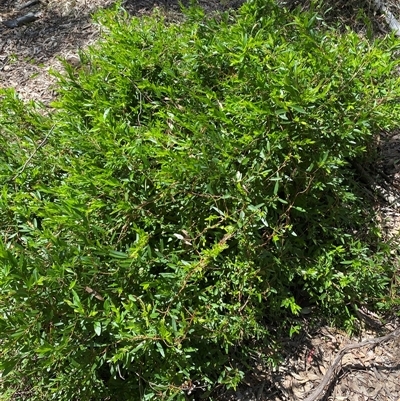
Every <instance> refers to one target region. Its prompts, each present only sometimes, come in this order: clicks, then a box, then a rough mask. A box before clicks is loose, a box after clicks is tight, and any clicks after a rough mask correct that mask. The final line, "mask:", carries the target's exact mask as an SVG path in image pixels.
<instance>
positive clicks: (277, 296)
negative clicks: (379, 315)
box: [0, 0, 400, 401]
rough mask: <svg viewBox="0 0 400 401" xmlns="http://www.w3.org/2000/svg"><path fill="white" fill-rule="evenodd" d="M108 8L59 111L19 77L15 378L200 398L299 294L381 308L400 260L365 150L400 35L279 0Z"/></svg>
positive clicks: (237, 373) (2, 178)
mask: <svg viewBox="0 0 400 401" xmlns="http://www.w3.org/2000/svg"><path fill="white" fill-rule="evenodd" d="M98 18H99V21H100V22H101V24H102V25H103V26H104V27H105V30H106V32H107V33H106V34H105V35H104V39H103V40H102V41H101V42H100V44H98V45H97V46H96V47H95V48H92V49H90V50H89V51H88V52H86V53H84V54H82V55H81V57H82V60H83V65H82V67H81V68H80V69H78V70H76V69H74V68H73V67H71V66H69V65H67V64H66V70H67V73H66V74H65V75H64V76H60V77H59V78H60V83H59V101H58V102H57V103H56V104H55V105H54V107H55V110H54V111H52V112H51V113H50V114H49V113H47V114H45V113H43V111H42V109H41V108H40V107H39V106H38V105H35V104H24V103H22V102H21V101H20V100H19V99H18V97H17V96H16V95H15V94H14V93H12V92H9V91H3V92H2V98H1V106H0V124H1V131H0V135H1V142H0V183H1V187H2V191H1V197H0V232H1V238H2V239H1V244H0V260H1V264H0V312H1V313H0V343H1V350H0V364H1V365H0V366H1V368H2V370H3V379H2V382H3V387H4V389H7V390H8V391H11V392H13V391H15V394H14V397H15V399H19V400H50V399H55V400H59V401H60V400H68V401H70V400H79V401H84V400H102V399H116V400H139V399H146V400H148V399H164V398H168V397H170V398H168V399H185V396H188V393H189V391H187V390H188V389H189V388H190V381H191V382H195V381H197V382H196V383H198V384H197V385H199V386H201V387H202V388H203V389H202V390H201V391H200V393H199V394H200V395H203V397H205V398H208V399H210V397H212V396H210V395H209V390H210V391H211V390H212V388H213V386H214V385H215V384H217V383H220V384H224V385H227V386H233V387H234V386H235V385H237V383H238V382H239V381H240V379H241V377H242V376H243V372H242V369H241V367H240V365H238V364H235V361H234V359H233V358H234V356H235V353H236V355H237V354H238V353H239V354H240V352H242V353H246V352H249V351H248V350H249V347H250V345H251V343H252V341H253V340H257V339H258V340H259V341H261V340H263V341H264V342H265V344H267V345H268V344H272V343H273V341H274V333H273V332H272V331H271V330H272V328H274V330H276V329H277V328H278V327H281V329H282V330H286V331H287V333H288V332H289V331H292V332H293V330H295V329H296V327H294V326H293V320H292V317H293V316H296V315H297V314H298V313H299V311H300V310H301V308H302V307H303V306H312V305H315V307H316V308H319V310H322V311H324V313H325V314H326V315H327V316H330V317H331V318H335V317H339V318H340V319H343V318H344V317H343V313H345V312H346V310H347V307H348V306H349V305H351V304H352V303H356V302H358V301H360V300H362V302H364V303H368V302H373V303H375V304H376V303H377V302H378V303H379V302H380V303H381V304H384V302H385V294H386V290H385V288H386V286H387V283H388V280H389V279H390V277H391V273H392V270H391V266H390V263H388V262H387V256H386V251H385V247H383V246H382V245H380V241H379V233H378V230H377V229H375V228H374V224H373V220H371V216H370V214H369V213H367V212H366V210H365V205H366V204H365V201H364V200H362V199H361V197H360V195H359V194H358V192H357V191H356V189H355V188H356V187H355V185H354V180H353V177H352V173H351V169H349V165H350V162H351V160H353V159H354V158H357V157H362V155H363V154H364V153H365V150H366V148H367V146H368V144H370V143H371V142H372V140H373V135H374V134H375V133H377V132H378V130H379V129H380V128H387V129H389V128H390V127H391V126H394V125H396V124H398V123H399V120H400V113H399V107H398V106H397V103H395V102H394V100H396V99H398V97H399V95H400V93H399V92H400V85H399V80H398V79H397V78H395V76H394V69H395V67H396V65H397V64H398V62H397V61H394V60H393V56H392V54H393V50H395V49H397V48H398V46H399V43H398V42H396V41H395V39H394V38H387V39H385V40H381V41H377V42H374V43H369V42H368V41H366V40H364V39H362V38H360V37H358V36H357V35H355V34H353V33H351V32H349V33H347V34H345V35H338V34H337V33H336V32H335V31H334V30H330V29H328V28H324V29H321V28H320V29H318V30H317V29H315V24H316V22H317V16H316V15H313V14H294V13H289V12H286V11H285V10H283V9H279V8H277V7H275V6H274V5H273V4H272V2H271V1H266V0H263V1H261V0H253V1H250V2H249V3H247V4H245V5H244V6H243V7H242V8H241V9H240V11H238V12H237V13H235V14H231V15H229V14H224V15H219V16H216V17H215V18H208V17H207V18H206V17H205V16H204V15H203V14H202V12H201V11H199V10H191V11H190V12H188V14H187V18H186V19H185V21H183V22H181V23H179V24H174V23H166V22H165V21H164V20H163V17H162V16H161V15H157V14H155V15H153V16H149V17H142V18H140V19H139V18H133V19H130V18H128V16H127V15H126V14H123V13H116V12H111V11H107V12H104V13H102V14H101V15H99V17H98ZM347 318H348V319H350V317H349V316H348V317H347ZM266 349H267V348H266ZM233 351H235V352H233ZM267 356H268V355H267ZM242 357H244V356H243V355H242ZM189 398H190V397H189ZM10 399H11V395H10Z"/></svg>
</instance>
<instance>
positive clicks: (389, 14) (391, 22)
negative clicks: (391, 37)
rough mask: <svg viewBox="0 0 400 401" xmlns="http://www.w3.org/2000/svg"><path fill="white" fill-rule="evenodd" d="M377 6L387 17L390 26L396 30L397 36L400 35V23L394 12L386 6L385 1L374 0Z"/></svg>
mask: <svg viewBox="0 0 400 401" xmlns="http://www.w3.org/2000/svg"><path fill="white" fill-rule="evenodd" d="M373 1H374V5H375V8H376V9H377V10H378V11H380V12H381V13H382V14H383V16H384V17H385V19H386V22H387V24H388V25H389V28H390V29H391V30H392V31H393V32H394V34H395V35H396V36H400V23H399V21H397V19H396V18H395V16H394V15H393V14H392V12H391V11H390V10H389V9H388V8H387V7H386V5H385V4H384V2H383V1H381V0H373Z"/></svg>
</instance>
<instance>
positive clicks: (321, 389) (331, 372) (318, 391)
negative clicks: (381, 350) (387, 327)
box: [304, 327, 400, 401]
mask: <svg viewBox="0 0 400 401" xmlns="http://www.w3.org/2000/svg"><path fill="white" fill-rule="evenodd" d="M399 335H400V327H398V328H397V329H396V330H394V331H392V332H391V333H389V334H387V335H386V336H383V337H377V338H372V339H371V340H367V341H363V342H361V343H358V344H350V345H348V346H347V347H344V348H343V349H342V350H340V351H339V353H338V355H337V356H336V358H335V360H334V361H333V363H332V365H331V366H330V368H329V369H328V371H327V372H326V374H325V376H324V378H323V379H322V381H321V383H320V384H319V385H318V386H317V387H316V388H315V390H314V391H313V392H312V393H311V394H310V395H309V396H308V397H307V398H306V399H304V401H316V400H318V399H320V398H322V397H323V396H324V395H325V391H326V389H327V388H328V385H329V384H330V382H331V380H332V379H333V377H334V376H335V375H336V373H337V372H335V371H336V368H337V367H338V365H339V364H340V362H341V361H342V358H343V356H344V354H346V353H347V352H349V351H351V350H353V349H356V348H361V347H365V346H367V345H374V346H376V345H379V344H382V343H384V342H387V341H389V340H392V339H394V338H396V337H398V336H399Z"/></svg>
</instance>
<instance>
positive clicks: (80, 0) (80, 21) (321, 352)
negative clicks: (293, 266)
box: [0, 0, 400, 401]
mask: <svg viewBox="0 0 400 401" xmlns="http://www.w3.org/2000/svg"><path fill="white" fill-rule="evenodd" d="M27 3H28V0H18V1H16V0H3V1H1V0H0V38H1V40H0V87H3V88H14V89H15V90H16V91H17V92H18V94H19V95H20V96H21V97H22V98H23V99H25V100H35V101H39V102H42V103H43V104H45V105H48V106H49V107H50V103H51V101H52V100H54V99H55V97H56V93H55V91H54V83H55V78H54V77H52V76H51V74H50V71H51V70H62V64H61V62H60V60H59V58H60V57H61V58H66V59H67V60H70V61H71V62H74V60H77V52H78V50H79V49H84V48H85V47H87V46H88V45H90V44H92V43H94V42H95V41H96V40H97V39H98V37H99V33H100V28H99V27H98V26H96V25H95V24H94V23H93V21H92V19H91V15H92V13H93V12H94V11H95V10H96V9H98V8H99V7H109V6H111V5H112V4H113V3H114V1H113V0H47V1H44V0H42V1H40V2H36V4H32V5H30V6H27V7H23V8H21V6H24V5H26V4H27ZM240 3H241V1H240V0H236V1H228V0H221V1H216V0H213V1H211V0H207V1H206V0H202V1H200V5H202V6H203V7H204V8H205V9H206V10H207V11H210V12H212V11H216V10H224V9H226V8H228V7H237V6H238V5H240ZM287 3H290V4H293V3H301V4H303V6H304V7H307V1H302V2H300V1H297V2H296V1H293V0H288V1H287ZM360 3H361V2H360V1H359V0H357V1H356V0H346V1H344V0H337V1H334V2H333V3H332V4H331V6H332V8H334V9H335V10H336V12H337V14H336V15H337V19H338V20H339V21H342V22H344V23H346V24H348V25H350V26H352V28H353V29H354V30H356V31H357V32H359V33H360V34H364V33H365V30H366V28H365V26H364V25H363V24H362V21H360V19H359V18H358V17H357V15H359V8H360ZM290 4H289V6H290ZM124 6H125V8H126V9H127V10H128V11H129V12H130V13H132V14H135V15H140V14H146V13H149V12H151V10H152V8H153V7H155V6H157V7H161V8H163V9H164V10H165V11H166V12H168V13H171V15H173V14H174V13H175V14H177V13H179V2H178V1H177V0H176V1H175V0H164V1H162V0H159V1H156V0H155V1H151V0H149V1H148V0H138V1H135V0H131V1H129V0H128V1H125V2H124ZM390 7H391V10H392V12H393V13H394V14H395V15H397V16H400V3H399V2H397V3H396V1H394V0H392V1H391V2H390ZM366 10H367V11H366V12H367V14H368V13H375V11H374V10H373V9H372V8H369V9H366ZM28 12H32V13H34V15H35V16H36V17H37V19H36V20H35V21H34V22H31V23H29V24H26V25H24V26H21V27H17V28H14V29H10V28H8V27H6V26H5V25H4V24H3V23H1V22H5V21H9V20H12V19H15V18H18V17H20V16H23V15H25V14H27V13H28ZM375 17H376V18H375V23H374V24H375V25H376V26H375V27H373V29H374V32H376V33H377V34H378V35H379V34H381V35H383V34H386V33H387V27H386V25H385V22H384V19H382V18H381V17H379V16H375ZM377 146H378V151H379V157H378V160H377V163H376V165H374V166H364V167H363V168H362V169H363V171H364V172H361V173H360V175H361V176H364V175H365V176H366V181H365V182H366V190H367V191H369V192H370V193H371V194H372V195H371V196H375V197H376V212H377V214H378V215H379V216H380V219H381V223H382V227H383V228H384V232H385V235H386V237H387V240H388V241H391V243H392V249H393V257H396V258H398V251H397V249H398V243H399V241H398V234H399V228H400V131H399V132H393V133H382V135H381V138H380V143H379V144H377ZM364 178H365V177H364ZM362 181H363V180H362ZM377 192H379V193H380V194H381V196H376V195H375V194H376V193H377ZM394 280H398V278H397V277H395V278H394ZM312 313H313V312H312V310H311V311H310V315H308V316H306V317H304V320H305V322H306V321H307V319H310V318H313V316H312ZM387 321H388V322H389V323H387V324H378V327H374V328H373V327H372V326H373V325H372V326H371V324H370V323H371V322H368V320H365V321H363V320H362V319H361V320H360V322H361V323H360V324H361V325H363V326H362V327H361V328H360V333H361V334H360V335H359V336H358V337H353V338H350V337H349V335H347V334H346V333H344V332H341V331H339V330H337V329H333V328H330V327H328V326H324V325H320V326H319V327H317V328H314V329H312V330H311V329H310V330H309V331H307V329H305V330H304V331H303V332H302V333H301V334H300V335H298V336H295V337H293V338H291V339H282V344H281V345H282V349H283V358H284V361H283V363H281V364H280V365H279V367H278V368H276V369H275V370H271V369H268V368H266V367H265V366H264V365H263V364H262V363H261V362H260V361H261V360H262V358H259V359H258V358H257V357H255V358H254V366H253V367H252V368H251V369H249V372H248V375H247V376H246V383H247V384H244V385H242V386H241V387H240V388H239V389H238V390H237V391H235V392H228V393H227V392H224V394H223V395H221V400H232V401H267V400H268V401H285V400H290V401H292V400H293V401H294V400H304V399H306V397H307V396H309V395H310V394H311V393H312V391H313V389H315V388H316V387H317V386H318V384H319V383H320V382H321V381H322V379H323V378H324V376H325V375H326V373H327V371H328V370H329V367H330V366H331V364H332V362H333V361H334V359H335V357H336V356H337V355H338V353H339V352H340V350H341V349H343V348H344V347H346V346H347V345H349V344H351V343H358V342H360V341H363V340H367V339H371V338H374V337H377V336H382V335H385V334H387V333H389V332H390V331H393V330H394V329H395V328H396V327H399V322H398V321H396V319H395V317H393V316H392V317H388V319H387ZM305 327H307V324H305ZM318 399H321V400H332V401H333V400H342V401H345V400H348V401H387V400H392V401H400V339H399V337H397V338H394V339H391V340H390V341H387V342H384V343H382V344H380V345H378V346H366V347H361V348H356V349H354V350H351V351H350V352H348V353H346V354H345V355H344V356H343V359H342V360H341V364H340V367H339V368H338V369H336V371H335V376H334V379H333V380H332V381H331V382H330V385H329V388H327V389H326V391H324V393H323V394H321V397H319V398H318Z"/></svg>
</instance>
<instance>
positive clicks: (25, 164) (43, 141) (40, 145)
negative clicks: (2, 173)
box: [13, 125, 55, 180]
mask: <svg viewBox="0 0 400 401" xmlns="http://www.w3.org/2000/svg"><path fill="white" fill-rule="evenodd" d="M54 127H55V125H53V126H52V127H51V129H50V131H49V132H48V133H47V134H46V136H45V137H44V138H43V140H42V141H41V142H40V143H39V145H38V147H37V148H36V149H35V150H34V152H33V153H32V154H31V155H30V156H29V157H28V159H27V161H26V162H25V163H24V165H23V166H22V168H21V170H20V171H19V172H18V173H17V174H15V176H14V177H13V180H15V179H16V178H17V177H18V176H19V175H21V174H22V173H23V172H24V170H25V168H26V166H27V165H28V164H29V162H30V161H31V160H32V159H33V157H34V156H35V154H36V153H37V152H38V151H39V149H40V148H41V147H43V146H44V145H45V144H46V142H47V139H48V138H49V136H50V135H51V133H52V132H53V130H54Z"/></svg>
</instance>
